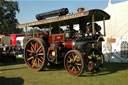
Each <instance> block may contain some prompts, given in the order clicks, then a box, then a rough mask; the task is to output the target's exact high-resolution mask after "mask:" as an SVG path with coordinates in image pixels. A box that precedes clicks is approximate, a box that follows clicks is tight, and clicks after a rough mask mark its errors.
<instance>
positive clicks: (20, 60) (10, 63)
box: [0, 58, 25, 66]
mask: <svg viewBox="0 0 128 85" xmlns="http://www.w3.org/2000/svg"><path fill="white" fill-rule="evenodd" d="M24 63H25V62H24V58H16V61H13V62H8V61H5V62H0V66H6V65H16V64H24Z"/></svg>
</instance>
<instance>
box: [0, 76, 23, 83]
mask: <svg viewBox="0 0 128 85" xmlns="http://www.w3.org/2000/svg"><path fill="white" fill-rule="evenodd" d="M0 85H24V80H23V79H22V78H20V77H13V78H6V77H0Z"/></svg>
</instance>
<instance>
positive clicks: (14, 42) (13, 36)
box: [9, 34, 25, 46]
mask: <svg viewBox="0 0 128 85" xmlns="http://www.w3.org/2000/svg"><path fill="white" fill-rule="evenodd" d="M9 36H10V37H11V40H12V46H16V38H17V37H24V36H25V35H24V34H10V35H9Z"/></svg>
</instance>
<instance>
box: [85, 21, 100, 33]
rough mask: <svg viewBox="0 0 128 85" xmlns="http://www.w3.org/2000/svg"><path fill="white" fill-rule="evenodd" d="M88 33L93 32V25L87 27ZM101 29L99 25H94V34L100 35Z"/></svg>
mask: <svg viewBox="0 0 128 85" xmlns="http://www.w3.org/2000/svg"><path fill="white" fill-rule="evenodd" d="M86 29H87V32H92V23H89V24H88V25H87V26H86ZM100 30H101V27H100V26H99V25H98V24H97V23H94V34H96V33H97V32H98V33H100Z"/></svg>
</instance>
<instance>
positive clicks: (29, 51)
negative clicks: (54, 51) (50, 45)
mask: <svg viewBox="0 0 128 85" xmlns="http://www.w3.org/2000/svg"><path fill="white" fill-rule="evenodd" d="M25 61H26V63H27V65H28V67H29V68H31V69H33V70H37V71H38V70H40V69H41V68H42V67H43V65H44V62H45V50H44V47H43V45H42V43H41V42H39V41H38V40H35V39H33V40H30V41H29V42H28V43H27V44H26V48H25Z"/></svg>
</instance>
